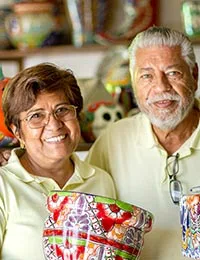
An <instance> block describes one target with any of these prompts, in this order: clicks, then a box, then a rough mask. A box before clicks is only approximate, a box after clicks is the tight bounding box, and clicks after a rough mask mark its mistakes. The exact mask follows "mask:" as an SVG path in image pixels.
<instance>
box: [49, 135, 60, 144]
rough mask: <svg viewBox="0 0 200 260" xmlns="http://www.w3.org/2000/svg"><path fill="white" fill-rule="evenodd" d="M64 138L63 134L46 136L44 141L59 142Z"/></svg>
mask: <svg viewBox="0 0 200 260" xmlns="http://www.w3.org/2000/svg"><path fill="white" fill-rule="evenodd" d="M64 138H65V135H59V136H55V137H51V138H47V139H45V141H46V142H48V143H54V142H60V141H61V140H63V139H64Z"/></svg>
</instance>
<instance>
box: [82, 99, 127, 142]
mask: <svg viewBox="0 0 200 260" xmlns="http://www.w3.org/2000/svg"><path fill="white" fill-rule="evenodd" d="M123 117H124V111H123V108H122V106H120V105H119V104H117V103H114V102H106V101H98V102H96V103H93V104H91V105H89V106H88V107H87V109H86V110H85V111H84V112H83V115H82V120H81V130H82V136H83V138H84V139H85V141H86V142H93V141H95V139H96V138H97V137H98V136H99V135H100V134H101V133H102V131H103V130H104V129H105V128H106V127H107V126H108V124H110V123H113V122H115V121H117V120H119V119H121V118H123Z"/></svg>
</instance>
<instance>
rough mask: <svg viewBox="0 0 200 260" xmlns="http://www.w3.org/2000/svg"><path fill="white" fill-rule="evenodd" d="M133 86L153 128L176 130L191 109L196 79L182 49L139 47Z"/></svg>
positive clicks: (141, 107) (141, 108)
mask: <svg viewBox="0 0 200 260" xmlns="http://www.w3.org/2000/svg"><path fill="white" fill-rule="evenodd" d="M195 69H196V68H195ZM194 75H195V73H194ZM133 87H134V92H135V96H136V99H137V103H138V106H139V108H140V110H141V111H143V112H145V113H146V114H147V115H148V117H149V119H150V121H151V122H152V124H153V125H155V126H157V127H158V128H160V129H163V130H167V129H174V128H175V127H176V126H177V125H178V124H179V123H180V122H181V121H182V120H183V119H184V118H185V117H186V116H187V114H188V113H189V111H190V110H191V108H192V106H193V103H194V94H195V91H196V89H197V78H196V77H195V76H193V73H191V71H190V68H189V66H188V65H187V63H186V62H185V60H184V59H183V58H182V56H181V49H180V47H179V46H176V47H167V46H162V47H158V46H155V47H149V48H140V49H138V50H137V52H136V64H135V71H134V79H133Z"/></svg>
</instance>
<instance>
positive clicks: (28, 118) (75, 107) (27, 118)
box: [20, 104, 78, 129]
mask: <svg viewBox="0 0 200 260" xmlns="http://www.w3.org/2000/svg"><path fill="white" fill-rule="evenodd" d="M60 106H61V105H60ZM60 106H58V108H57V109H59V107H60ZM65 106H66V107H70V108H73V109H74V117H73V118H70V119H69V120H62V119H61V118H59V117H58V116H57V115H56V110H57V109H55V110H53V111H52V112H48V111H46V110H42V112H43V113H44V112H45V114H46V115H48V118H47V121H46V122H45V124H44V125H42V126H39V127H31V126H30V119H31V116H33V115H34V113H37V112H33V113H32V114H30V115H27V116H26V117H25V118H23V119H20V121H24V122H27V123H28V126H29V127H30V128H31V129H39V128H42V127H45V126H46V125H47V124H48V123H49V120H50V116H51V115H53V116H54V118H55V119H56V120H59V121H63V122H67V121H70V120H72V119H75V118H76V117H77V111H76V109H77V108H78V107H77V106H74V105H67V104H65Z"/></svg>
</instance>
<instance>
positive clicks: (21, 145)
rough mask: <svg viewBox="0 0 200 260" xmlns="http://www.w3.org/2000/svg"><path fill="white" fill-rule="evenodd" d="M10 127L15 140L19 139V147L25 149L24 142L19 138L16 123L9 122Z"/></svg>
mask: <svg viewBox="0 0 200 260" xmlns="http://www.w3.org/2000/svg"><path fill="white" fill-rule="evenodd" d="M10 128H11V130H12V132H13V134H14V136H15V137H16V138H17V140H18V141H19V143H20V147H21V148H22V149H25V142H24V141H23V140H22V139H21V135H20V131H19V128H17V127H16V125H14V124H11V125H10Z"/></svg>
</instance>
